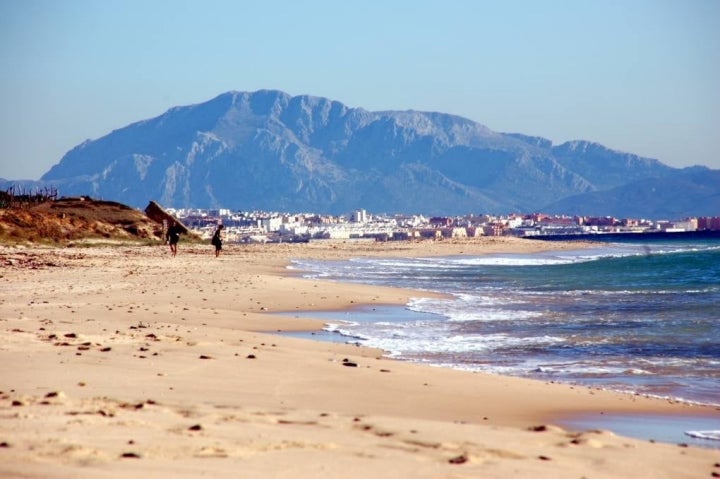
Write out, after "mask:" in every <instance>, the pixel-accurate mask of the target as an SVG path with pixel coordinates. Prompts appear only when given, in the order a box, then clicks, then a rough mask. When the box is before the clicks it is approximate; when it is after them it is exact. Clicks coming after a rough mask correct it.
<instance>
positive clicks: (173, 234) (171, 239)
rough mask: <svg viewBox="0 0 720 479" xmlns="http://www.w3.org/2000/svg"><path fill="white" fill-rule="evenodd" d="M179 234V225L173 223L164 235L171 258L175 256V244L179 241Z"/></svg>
mask: <svg viewBox="0 0 720 479" xmlns="http://www.w3.org/2000/svg"><path fill="white" fill-rule="evenodd" d="M181 232H182V229H180V225H178V224H177V223H176V222H175V221H173V222H172V224H171V225H170V227H169V228H168V230H167V233H166V234H165V242H166V243H167V244H169V245H170V253H171V254H172V255H173V256H175V255H176V254H177V244H178V242H179V241H180V233H181Z"/></svg>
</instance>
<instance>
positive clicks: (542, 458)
mask: <svg viewBox="0 0 720 479" xmlns="http://www.w3.org/2000/svg"><path fill="white" fill-rule="evenodd" d="M538 459H540V460H541V461H552V458H551V457H549V456H543V455H540V456H538Z"/></svg>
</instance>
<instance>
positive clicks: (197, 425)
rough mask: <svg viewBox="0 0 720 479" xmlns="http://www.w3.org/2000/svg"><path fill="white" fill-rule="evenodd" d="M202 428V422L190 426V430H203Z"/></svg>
mask: <svg viewBox="0 0 720 479" xmlns="http://www.w3.org/2000/svg"><path fill="white" fill-rule="evenodd" d="M202 428H203V427H202V426H201V425H200V424H193V425H192V426H190V427H189V428H188V431H202Z"/></svg>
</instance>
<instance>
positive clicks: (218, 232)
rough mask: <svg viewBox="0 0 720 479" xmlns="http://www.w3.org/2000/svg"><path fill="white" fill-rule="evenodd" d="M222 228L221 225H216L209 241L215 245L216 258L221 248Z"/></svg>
mask: <svg viewBox="0 0 720 479" xmlns="http://www.w3.org/2000/svg"><path fill="white" fill-rule="evenodd" d="M222 229H223V225H218V227H217V228H215V233H213V236H212V240H211V241H210V242H211V243H212V244H213V246H215V257H216V258H217V257H218V256H220V251H221V250H222Z"/></svg>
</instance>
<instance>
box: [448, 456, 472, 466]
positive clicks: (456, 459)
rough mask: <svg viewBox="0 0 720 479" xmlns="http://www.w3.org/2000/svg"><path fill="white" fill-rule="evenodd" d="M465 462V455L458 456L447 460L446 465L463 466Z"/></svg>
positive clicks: (466, 459)
mask: <svg viewBox="0 0 720 479" xmlns="http://www.w3.org/2000/svg"><path fill="white" fill-rule="evenodd" d="M467 461H468V457H467V454H460V455H459V456H455V457H453V458H450V459H448V463H450V464H465V463H466V462H467Z"/></svg>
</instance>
